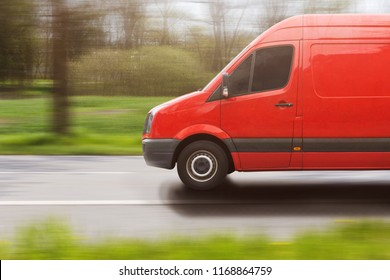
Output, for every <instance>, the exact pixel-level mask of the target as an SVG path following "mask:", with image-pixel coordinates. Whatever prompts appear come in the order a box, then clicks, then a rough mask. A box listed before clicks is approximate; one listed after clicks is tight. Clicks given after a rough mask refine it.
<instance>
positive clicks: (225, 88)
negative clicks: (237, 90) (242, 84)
mask: <svg viewBox="0 0 390 280" xmlns="http://www.w3.org/2000/svg"><path fill="white" fill-rule="evenodd" d="M222 96H223V97H224V98H228V97H229V74H228V73H223V74H222Z"/></svg>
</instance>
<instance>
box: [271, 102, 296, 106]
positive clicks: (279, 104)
mask: <svg viewBox="0 0 390 280" xmlns="http://www.w3.org/2000/svg"><path fill="white" fill-rule="evenodd" d="M275 106H276V107H292V106H294V104H292V103H286V102H284V101H281V102H280V103H278V104H275Z"/></svg>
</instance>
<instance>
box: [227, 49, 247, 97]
mask: <svg viewBox="0 0 390 280" xmlns="http://www.w3.org/2000/svg"><path fill="white" fill-rule="evenodd" d="M252 57H253V55H250V56H248V57H247V58H246V59H245V60H244V62H242V63H241V64H240V65H239V66H237V68H236V69H235V70H234V72H233V73H232V75H231V76H230V78H229V91H230V94H231V95H232V96H235V95H242V94H246V93H248V92H249V79H250V73H251V65H252Z"/></svg>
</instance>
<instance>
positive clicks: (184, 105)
mask: <svg viewBox="0 0 390 280" xmlns="http://www.w3.org/2000/svg"><path fill="white" fill-rule="evenodd" d="M207 97H208V94H206V93H205V92H203V91H195V92H191V93H187V94H185V95H182V96H179V97H176V98H174V99H172V100H169V101H167V102H165V103H162V104H160V105H157V106H156V107H154V108H153V109H151V110H150V111H149V113H153V114H154V115H155V114H156V113H157V112H160V111H181V110H186V109H189V108H192V107H195V106H198V105H200V104H202V103H204V102H205V101H206V99H207Z"/></svg>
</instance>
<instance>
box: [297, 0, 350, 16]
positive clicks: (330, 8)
mask: <svg viewBox="0 0 390 280" xmlns="http://www.w3.org/2000/svg"><path fill="white" fill-rule="evenodd" d="M352 2H353V0H303V12H304V13H305V14H339V13H343V12H347V11H348V8H349V7H350V5H351V3H352Z"/></svg>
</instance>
